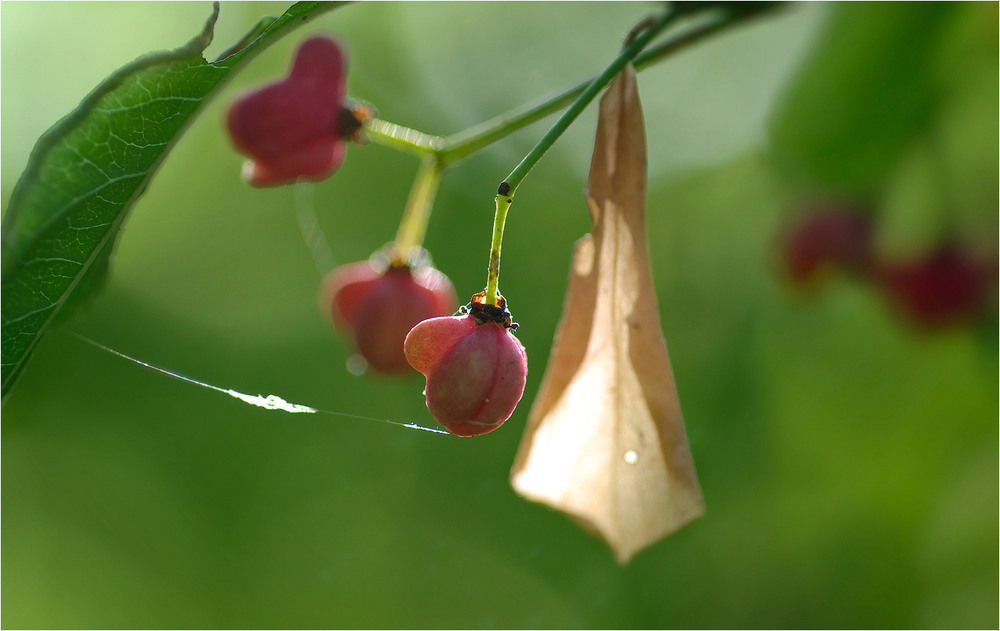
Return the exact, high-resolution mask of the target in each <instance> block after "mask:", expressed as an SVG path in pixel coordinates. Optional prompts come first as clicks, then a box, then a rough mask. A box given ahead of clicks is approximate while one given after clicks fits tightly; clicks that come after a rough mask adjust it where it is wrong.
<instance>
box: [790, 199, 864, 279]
mask: <svg viewBox="0 0 1000 631" xmlns="http://www.w3.org/2000/svg"><path fill="white" fill-rule="evenodd" d="M781 247H782V257H783V259H784V266H785V269H786V270H787V273H788V275H789V277H790V278H791V280H792V281H793V282H796V283H806V282H808V281H810V280H813V279H814V278H815V277H816V275H817V274H819V272H820V271H821V270H822V269H823V268H824V266H827V265H836V266H839V267H841V268H842V269H844V270H847V271H851V272H856V273H864V272H866V271H867V270H868V269H869V268H870V266H871V261H872V222H871V218H870V216H869V214H868V213H865V212H863V211H861V210H860V209H858V208H855V207H853V206H849V205H846V204H826V205H821V206H816V207H813V208H812V209H810V210H807V211H805V212H803V213H800V214H799V215H797V216H796V217H795V218H794V219H793V220H792V223H791V224H790V225H789V227H788V228H787V229H786V230H785V233H784V235H783V238H782V244H781Z"/></svg>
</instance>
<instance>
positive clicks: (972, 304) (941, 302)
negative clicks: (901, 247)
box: [878, 244, 997, 328]
mask: <svg viewBox="0 0 1000 631" xmlns="http://www.w3.org/2000/svg"><path fill="white" fill-rule="evenodd" d="M878 278H879V282H880V283H881V285H882V287H883V288H884V289H885V292H886V294H887V296H888V297H889V299H890V301H891V302H892V304H893V305H894V306H895V307H896V308H897V310H898V311H900V312H901V313H902V314H903V315H905V316H906V317H907V318H908V319H910V320H911V321H912V322H914V323H916V324H917V325H920V326H922V327H924V328H940V327H945V326H948V325H953V324H962V323H969V322H972V321H974V320H976V319H978V318H979V317H980V316H982V315H984V312H985V310H986V308H987V307H988V306H989V303H990V297H991V294H995V292H996V284H997V260H996V259H995V258H993V259H990V258H989V257H983V256H977V255H975V254H973V253H971V252H968V251H965V250H963V249H962V248H960V247H959V246H957V245H955V244H948V245H945V246H943V247H941V248H939V249H938V250H936V251H935V252H933V253H931V254H930V255H928V256H927V257H924V258H920V259H916V260H911V261H904V262H892V263H886V264H884V265H882V266H881V268H880V270H879V274H878Z"/></svg>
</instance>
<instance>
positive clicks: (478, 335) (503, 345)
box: [404, 314, 528, 436]
mask: <svg viewBox="0 0 1000 631" xmlns="http://www.w3.org/2000/svg"><path fill="white" fill-rule="evenodd" d="M404 349H405V351H406V358H407V359H408V360H409V362H410V364H411V365H412V366H413V367H414V368H416V369H417V370H419V371H420V372H421V373H423V375H424V376H425V377H426V378H427V387H426V388H425V390H424V392H425V395H426V400H427V409H428V410H429V411H430V413H431V415H432V416H433V417H434V418H435V419H436V420H437V422H438V423H440V424H441V425H443V426H444V428H445V429H447V430H448V431H449V432H451V433H452V434H455V435H458V436H478V435H480V434H486V433H489V432H492V431H493V430H495V429H497V428H498V427H500V426H501V425H503V423H504V421H506V420H507V419H508V418H510V415H511V414H513V413H514V408H516V407H517V404H518V402H519V401H520V400H521V396H522V395H523V394H524V384H525V379H526V377H527V374H528V360H527V356H526V355H525V352H524V347H523V346H522V345H521V342H519V341H518V339H517V338H516V337H514V336H513V335H512V334H511V333H510V330H509V329H508V328H506V327H505V326H504V325H503V324H500V323H497V322H492V321H485V322H482V323H480V321H478V320H477V319H476V317H475V316H474V315H471V314H470V315H462V316H453V317H447V318H433V319H430V320H426V321H424V322H421V323H420V324H418V325H417V326H415V327H413V330H412V331H410V333H409V335H407V336H406V343H405V345H404Z"/></svg>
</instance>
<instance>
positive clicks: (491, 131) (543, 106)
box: [440, 11, 751, 166]
mask: <svg viewBox="0 0 1000 631" xmlns="http://www.w3.org/2000/svg"><path fill="white" fill-rule="evenodd" d="M748 17H751V14H749V13H746V12H737V11H731V12H727V13H723V14H721V15H720V16H719V17H718V18H716V19H714V20H712V21H710V22H706V23H703V24H699V25H697V26H694V27H692V28H691V29H690V30H688V31H686V32H683V33H680V34H677V35H675V36H673V37H671V38H670V39H668V40H666V41H665V42H663V43H661V44H658V45H656V46H654V47H652V48H649V49H648V50H646V51H643V52H642V53H641V54H640V55H638V56H637V57H636V58H635V61H633V63H632V65H633V66H634V67H635V69H636V71H640V70H645V69H646V68H648V67H650V66H652V65H654V64H656V63H657V62H659V61H662V60H663V59H664V58H666V57H668V56H670V55H671V54H673V53H675V52H678V51H680V50H683V49H685V48H687V47H688V46H690V45H691V44H693V43H695V42H697V41H700V40H702V39H704V38H706V37H708V36H710V35H713V34H715V33H717V32H719V31H722V30H725V29H726V28H728V27H730V26H734V25H736V24H740V23H743V22H744V21H746V19H747V18H748ZM595 78H596V77H592V78H590V79H587V80H586V81H581V82H580V83H578V84H576V85H574V86H573V87H571V88H567V89H565V90H563V91H561V92H559V93H557V94H555V95H550V96H546V97H542V98H540V99H538V100H536V101H532V102H531V103H528V104H526V105H523V106H521V107H519V108H517V109H515V110H511V111H510V112H506V113H504V114H501V115H499V116H496V117H494V118H491V119H489V120H487V121H484V122H482V123H480V124H478V125H475V126H474V127H470V128H468V129H466V130H463V131H461V132H458V133H456V134H453V135H451V136H447V137H445V138H444V139H442V148H441V154H440V155H441V161H442V162H443V163H444V164H445V166H448V165H451V164H454V163H455V162H458V161H459V160H462V159H463V158H466V157H468V156H470V155H472V154H473V153H475V152H477V151H479V150H480V149H483V148H485V147H488V146H489V145H491V144H493V143H494V142H496V141H498V140H500V139H502V138H504V137H506V136H508V135H510V134H512V133H514V132H515V131H517V130H519V129H522V128H524V127H527V126H528V125H530V124H532V123H534V122H536V121H539V120H541V119H543V118H545V117H546V116H549V115H550V114H554V113H556V112H558V111H560V110H563V109H565V108H566V107H567V106H569V105H570V104H571V103H573V101H575V100H576V99H577V98H578V97H579V96H580V95H581V94H583V91H584V90H586V89H587V86H589V85H590V84H591V83H593V81H594V79H595Z"/></svg>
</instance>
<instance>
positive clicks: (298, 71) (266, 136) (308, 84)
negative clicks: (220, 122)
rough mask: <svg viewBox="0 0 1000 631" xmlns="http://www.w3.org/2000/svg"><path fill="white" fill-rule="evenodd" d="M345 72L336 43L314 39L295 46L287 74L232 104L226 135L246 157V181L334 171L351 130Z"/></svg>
mask: <svg viewBox="0 0 1000 631" xmlns="http://www.w3.org/2000/svg"><path fill="white" fill-rule="evenodd" d="M345 75H346V60H345V58H344V54H343V52H342V51H341V49H340V47H339V46H338V45H337V43H336V42H334V41H333V40H331V39H329V38H326V37H314V38H312V39H309V40H307V41H306V42H305V43H303V44H302V46H301V47H299V50H298V53H297V54H296V56H295V61H294V63H293V64H292V68H291V72H290V74H289V76H288V78H286V79H284V80H282V81H279V82H277V83H273V84H270V85H268V86H265V87H263V88H260V89H258V90H255V91H253V92H250V93H248V94H245V95H243V96H242V97H240V98H239V99H237V100H236V101H235V102H234V103H233V105H232V106H231V107H230V109H229V115H228V117H227V123H228V126H229V133H230V135H231V136H232V140H233V144H234V145H235V146H236V148H237V149H238V150H239V151H240V152H241V153H243V154H245V155H247V156H249V157H250V158H251V162H248V163H247V166H246V168H245V171H244V174H245V176H246V177H247V179H248V181H249V182H250V183H251V184H253V185H255V186H267V185H275V184H286V183H289V182H294V181H296V180H297V179H299V178H305V179H308V180H313V181H318V180H322V179H323V178H325V177H327V176H329V175H330V174H332V173H333V172H334V171H336V170H337V168H338V167H339V166H340V163H341V162H342V161H343V160H344V152H345V147H346V145H345V144H344V138H345V137H346V136H350V135H351V134H352V133H353V132H354V131H356V126H355V129H351V127H352V125H351V124H350V117H349V110H346V108H345V107H344V103H343V101H344V93H345V86H344V82H345ZM345 111H347V112H348V116H347V117H345V114H344V112H345Z"/></svg>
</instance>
